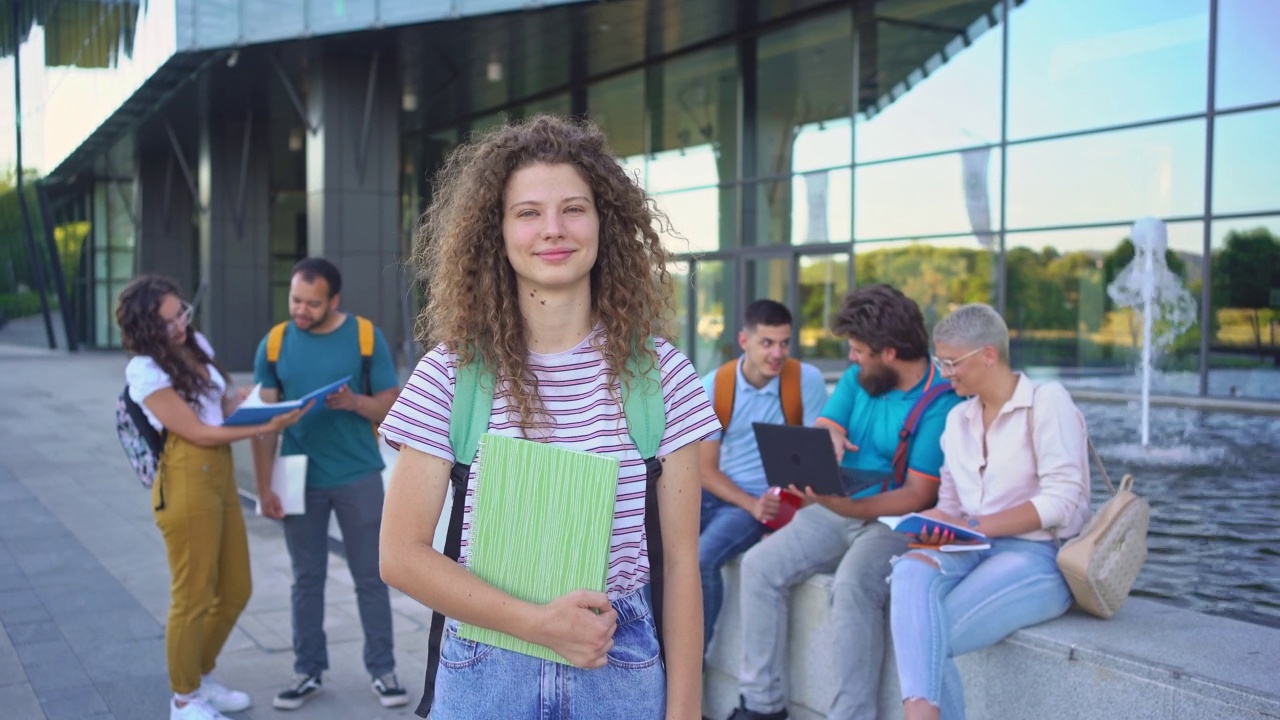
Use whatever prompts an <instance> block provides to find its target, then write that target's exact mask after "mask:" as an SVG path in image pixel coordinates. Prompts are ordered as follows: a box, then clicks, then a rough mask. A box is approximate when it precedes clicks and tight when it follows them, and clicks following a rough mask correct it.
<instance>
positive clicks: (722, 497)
mask: <svg viewBox="0 0 1280 720" xmlns="http://www.w3.org/2000/svg"><path fill="white" fill-rule="evenodd" d="M791 341H792V323H791V311H790V310H787V307H786V306H785V305H783V304H782V303H780V302H777V301H775V300H756V301H755V302H753V303H751V304H750V305H748V306H747V312H746V314H745V317H744V318H743V324H742V330H741V331H739V332H738V345H739V346H740V347H741V348H742V357H740V358H738V359H736V360H730V361H729V362H727V363H725V364H724V365H722V366H721V367H720V368H718V369H716V370H713V371H711V372H709V373H707V374H706V375H705V376H703V378H702V385H703V387H704V388H705V389H706V391H707V395H708V396H709V397H711V398H714V399H715V410H716V414H717V415H719V417H720V424H721V425H723V426H724V432H722V433H718V434H717V435H716V436H715V437H713V438H709V439H707V440H703V441H702V448H701V453H700V458H701V464H702V517H701V523H700V524H701V532H700V533H699V535H698V568H699V570H700V571H701V573H702V618H703V619H702V622H703V626H702V627H703V629H702V637H703V652H706V649H707V647H708V646H710V644H711V636H712V634H713V632H714V631H715V625H716V618H718V617H719V616H720V607H721V605H723V604H724V580H723V579H722V578H721V577H720V569H721V568H723V567H724V564H725V563H727V562H729V561H730V560H732V559H733V558H735V557H737V556H739V555H741V554H742V553H743V552H745V551H746V550H747V549H748V548H750V547H751V546H752V545H755V544H756V543H757V542H760V538H761V537H763V536H764V533H765V532H766V531H767V530H768V527H767V526H765V525H764V522H765V521H767V520H770V519H772V518H773V516H774V515H775V514H776V513H777V512H778V499H777V498H776V497H770V496H768V495H766V494H765V490H767V489H768V482H766V481H765V477H764V464H763V463H762V462H761V460H760V448H759V446H758V445H756V434H755V429H754V428H753V427H752V424H753V423H758V422H760V423H774V424H782V423H784V422H786V423H791V424H797V425H799V424H803V425H813V424H814V422H816V421H817V419H818V413H820V412H822V405H823V403H825V402H826V401H827V383H826V380H825V379H823V377H822V371H821V370H819V369H818V368H816V367H814V366H813V365H810V364H808V363H802V362H800V361H799V360H794V359H792V358H791ZM797 410H798V411H799V412H797Z"/></svg>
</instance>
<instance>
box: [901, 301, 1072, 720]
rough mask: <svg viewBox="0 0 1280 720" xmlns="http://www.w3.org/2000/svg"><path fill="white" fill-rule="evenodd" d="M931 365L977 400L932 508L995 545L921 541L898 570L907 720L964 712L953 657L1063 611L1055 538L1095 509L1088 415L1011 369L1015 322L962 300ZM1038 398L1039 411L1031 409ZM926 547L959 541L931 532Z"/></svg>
mask: <svg viewBox="0 0 1280 720" xmlns="http://www.w3.org/2000/svg"><path fill="white" fill-rule="evenodd" d="M933 342H934V348H935V352H936V353H937V354H936V356H935V357H934V358H933V362H934V365H935V366H936V367H937V368H938V370H939V371H940V372H941V373H942V375H943V376H945V377H947V378H948V379H950V380H951V384H952V386H953V387H954V388H955V390H956V392H957V393H959V394H960V395H965V396H970V399H969V400H968V401H966V402H964V403H961V404H960V405H957V406H956V407H955V408H954V409H952V410H951V413H950V414H949V415H948V416H947V425H946V429H945V430H944V431H943V434H942V450H943V453H944V454H945V456H946V460H945V462H944V464H943V466H942V473H941V476H942V483H941V486H940V487H939V489H938V505H937V507H936V508H934V509H933V510H929V511H926V512H925V513H923V514H925V515H928V516H931V517H934V518H937V519H939V520H943V521H946V522H948V523H952V524H954V525H960V526H964V527H968V528H971V529H973V530H976V531H978V532H981V533H983V534H984V535H986V536H987V538H988V539H989V540H988V542H989V545H990V547H989V548H988V549H985V550H971V551H967V552H941V551H940V550H937V549H930V548H927V547H926V548H922V549H916V550H913V551H911V552H909V553H907V554H905V555H904V556H903V557H902V558H901V559H900V560H898V561H897V562H896V563H895V564H894V566H893V574H892V579H891V588H892V592H891V600H890V602H891V603H892V612H891V613H890V615H891V622H892V629H893V646H894V650H895V652H896V654H897V661H898V679H899V681H900V683H901V686H902V698H903V717H904V719H905V720H922V719H924V718H929V719H933V718H938V717H942V718H946V719H947V720H951V719H953V718H963V717H964V690H963V688H962V687H961V684H960V674H959V672H958V670H957V669H956V665H955V661H954V660H953V658H955V657H956V656H958V655H963V654H964V653H969V652H973V651H975V650H980V649H982V648H985V647H988V646H990V645H994V644H995V643H997V642H999V641H1000V640H1002V639H1003V638H1005V637H1007V636H1008V635H1010V634H1011V633H1013V632H1014V631H1015V630H1018V629H1020V628H1024V627H1027V626H1030V625H1035V624H1037V623H1041V622H1044V621H1046V620H1051V619H1053V618H1055V617H1058V616H1059V615H1061V614H1063V613H1064V612H1066V611H1067V608H1068V607H1069V606H1070V605H1071V591H1070V589H1069V588H1068V587H1067V583H1066V580H1064V579H1063V577H1062V574H1061V573H1060V572H1058V565H1057V555H1058V548H1057V541H1056V540H1055V535H1056V536H1057V538H1058V539H1061V540H1065V539H1067V538H1070V537H1073V536H1074V535H1076V534H1078V533H1079V532H1080V529H1081V528H1082V527H1083V526H1084V524H1085V521H1086V520H1087V519H1088V517H1089V468H1088V443H1087V439H1086V430H1085V423H1084V417H1083V416H1082V415H1081V414H1080V411H1079V410H1078V409H1077V408H1076V406H1075V403H1073V402H1072V400H1071V396H1070V395H1068V394H1067V391H1066V389H1065V388H1063V387H1062V385H1061V384H1060V383H1056V382H1051V383H1044V384H1037V383H1034V382H1032V381H1031V380H1029V379H1028V378H1027V377H1026V376H1025V375H1023V374H1021V373H1018V372H1014V371H1013V370H1012V369H1011V368H1010V367H1009V329H1008V327H1007V326H1006V325H1005V322H1004V319H1003V318H1001V317H1000V315H999V313H997V312H996V311H995V310H993V309H992V308H991V307H990V306H987V305H982V304H973V305H964V306H962V307H960V308H958V309H956V311H955V312H953V313H952V314H951V315H949V316H948V317H946V318H945V319H943V320H942V321H941V322H939V323H938V324H937V326H936V327H935V328H934V330H933ZM1033 406H1034V411H1033V410H1032V408H1033ZM918 539H919V540H920V542H921V543H922V544H924V545H926V546H929V545H934V546H936V545H943V544H947V543H949V542H950V541H951V540H953V539H954V538H952V537H951V536H950V534H948V533H945V532H938V531H932V532H930V533H929V535H928V536H922V537H920V538H918Z"/></svg>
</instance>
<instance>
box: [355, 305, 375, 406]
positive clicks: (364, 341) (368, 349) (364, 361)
mask: <svg viewBox="0 0 1280 720" xmlns="http://www.w3.org/2000/svg"><path fill="white" fill-rule="evenodd" d="M356 331H357V332H358V333H359V335H360V377H361V379H362V382H363V385H361V387H362V388H363V391H364V394H365V395H372V394H373V337H374V335H373V321H372V320H370V319H368V318H364V317H360V316H359V315H357V316H356Z"/></svg>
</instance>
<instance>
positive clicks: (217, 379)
mask: <svg viewBox="0 0 1280 720" xmlns="http://www.w3.org/2000/svg"><path fill="white" fill-rule="evenodd" d="M193 332H194V331H193ZM196 344H198V345H199V346H200V348H201V349H202V350H204V352H205V354H206V355H208V356H209V357H210V358H211V359H212V358H213V346H211V345H210V344H209V341H208V340H206V339H205V337H204V335H201V334H200V333H198V332H197V333H196ZM206 367H207V368H208V369H209V378H210V379H211V380H213V384H214V388H215V389H214V390H212V391H210V392H208V393H205V394H204V395H203V396H201V397H200V399H199V402H198V403H197V404H196V405H195V406H194V407H193V408H192V409H193V410H195V411H196V416H197V417H199V418H200V422H202V423H204V424H205V425H221V424H222V421H223V420H224V418H223V416H222V396H223V395H225V394H226V393H227V380H226V378H224V377H222V373H220V372H218V369H217V368H216V367H214V366H213V364H212V363H210V364H209V365H207V366H206ZM124 379H125V382H127V383H128V384H129V397H131V398H133V401H134V402H136V403H138V405H139V406H141V407H142V412H144V413H146V415H147V420H150V421H151V425H152V427H154V428H155V429H156V430H163V429H164V426H163V425H161V424H160V421H159V420H157V419H156V416H155V415H152V414H151V409H150V408H148V407H147V406H146V405H145V404H144V403H143V400H145V399H146V398H147V396H148V395H150V394H151V393H153V392H155V391H157V390H162V389H164V388H167V387H173V378H171V377H169V373H167V372H165V371H164V370H161V369H160V366H159V365H157V364H156V361H155V360H152V359H151V357H150V356H146V355H136V356H134V357H133V358H131V359H130V360H129V364H128V365H126V366H125V369H124Z"/></svg>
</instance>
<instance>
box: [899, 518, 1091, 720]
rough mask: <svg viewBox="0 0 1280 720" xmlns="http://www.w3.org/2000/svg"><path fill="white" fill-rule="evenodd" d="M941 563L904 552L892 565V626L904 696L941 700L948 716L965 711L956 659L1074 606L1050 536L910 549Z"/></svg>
mask: <svg viewBox="0 0 1280 720" xmlns="http://www.w3.org/2000/svg"><path fill="white" fill-rule="evenodd" d="M912 552H917V553H923V554H925V555H927V556H928V557H929V558H931V559H933V560H934V561H935V562H936V563H938V567H936V568H935V567H933V566H932V565H929V564H928V563H926V562H923V561H921V560H918V559H911V558H907V557H904V558H901V559H899V560H898V561H897V562H896V563H895V564H894V566H893V575H892V580H891V583H892V592H891V593H890V598H891V599H890V602H891V603H892V612H891V619H890V622H891V625H892V627H893V648H894V651H895V653H896V654H897V658H898V681H899V683H900V684H901V685H902V699H903V700H904V701H906V700H908V699H912V698H920V699H923V700H927V701H929V702H930V703H931V704H933V705H936V706H937V707H938V709H939V710H940V711H941V713H942V718H943V720H956V719H959V718H963V717H964V688H963V687H962V686H961V684H960V672H959V670H958V669H957V668H956V663H955V660H953V659H952V658H955V657H957V656H959V655H963V654H965V653H971V652H973V651H975V650H981V649H982V648H985V647H989V646H991V645H994V644H996V643H997V642H1000V641H1001V640H1003V639H1004V638H1005V637H1008V636H1009V635H1010V634H1012V633H1013V631H1015V630H1018V629H1020V628H1024V627H1028V626H1031V625H1035V624H1037V623H1042V622H1044V621H1046V620H1052V619H1053V618H1056V617H1058V616H1059V615H1061V614H1063V613H1065V612H1066V611H1067V608H1069V607H1070V606H1071V590H1070V588H1068V587H1067V582H1066V580H1064V579H1063V577H1062V573H1060V572H1058V564H1057V557H1058V550H1057V548H1056V547H1054V544H1053V543H1052V542H1048V541H1045V542H1035V541H1032V540H1021V539H1019V538H995V539H993V540H992V541H991V549H990V550H981V551H977V552H965V553H944V552H938V551H936V550H913V551H912Z"/></svg>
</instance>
